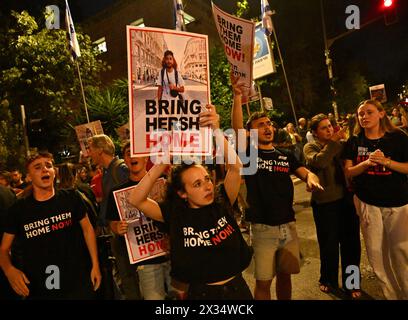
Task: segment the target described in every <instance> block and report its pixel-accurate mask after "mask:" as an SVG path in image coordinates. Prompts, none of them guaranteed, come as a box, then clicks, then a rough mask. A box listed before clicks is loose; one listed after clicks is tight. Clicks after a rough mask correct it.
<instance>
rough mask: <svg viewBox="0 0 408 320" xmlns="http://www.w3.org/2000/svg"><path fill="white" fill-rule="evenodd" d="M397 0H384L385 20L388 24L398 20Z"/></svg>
mask: <svg viewBox="0 0 408 320" xmlns="http://www.w3.org/2000/svg"><path fill="white" fill-rule="evenodd" d="M396 2H397V1H396V0H384V3H383V11H384V22H385V25H386V26H389V25H390V24H393V23H396V22H397V21H398V15H397V5H396Z"/></svg>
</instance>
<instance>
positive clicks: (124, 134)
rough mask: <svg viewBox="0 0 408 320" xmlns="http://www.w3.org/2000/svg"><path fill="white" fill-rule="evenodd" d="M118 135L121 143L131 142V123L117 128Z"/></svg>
mask: <svg viewBox="0 0 408 320" xmlns="http://www.w3.org/2000/svg"><path fill="white" fill-rule="evenodd" d="M116 133H117V134H118V137H119V139H120V141H126V140H129V139H130V131H129V122H128V123H126V124H124V125H123V126H120V127H119V128H117V129H116Z"/></svg>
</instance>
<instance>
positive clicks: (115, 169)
mask: <svg viewBox="0 0 408 320" xmlns="http://www.w3.org/2000/svg"><path fill="white" fill-rule="evenodd" d="M122 163H125V160H123V159H115V160H114V162H113V166H112V178H113V183H114V184H115V185H118V184H119V183H120V182H121V181H120V180H119V177H118V168H119V167H120V166H121V165H122Z"/></svg>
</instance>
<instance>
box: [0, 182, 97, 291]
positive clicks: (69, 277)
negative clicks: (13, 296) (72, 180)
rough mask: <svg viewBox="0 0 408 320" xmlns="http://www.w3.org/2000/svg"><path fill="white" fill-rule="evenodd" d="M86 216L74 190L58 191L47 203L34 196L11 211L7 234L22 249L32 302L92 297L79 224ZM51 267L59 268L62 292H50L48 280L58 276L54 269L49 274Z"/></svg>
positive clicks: (84, 209)
mask: <svg viewBox="0 0 408 320" xmlns="http://www.w3.org/2000/svg"><path fill="white" fill-rule="evenodd" d="M85 216H86V207H85V204H84V203H83V200H82V198H81V196H80V195H79V194H78V192H77V191H75V190H72V189H63V190H58V191H56V193H55V195H54V196H53V197H52V198H50V199H48V200H46V201H37V200H35V199H34V197H33V195H31V196H29V197H27V198H24V199H19V200H18V201H17V202H16V203H15V204H14V205H13V206H12V207H11V208H10V210H9V212H8V216H7V224H6V229H5V232H7V233H10V234H14V235H15V236H16V237H15V240H16V241H18V243H19V245H20V247H21V250H22V251H21V253H22V263H23V265H22V268H21V269H22V271H23V272H24V274H25V275H26V276H27V278H28V280H29V281H30V284H28V288H29V290H30V296H29V298H40V299H64V298H70V299H75V298H76V297H83V296H88V293H89V294H91V293H92V283H91V277H90V275H91V267H92V266H91V259H90V255H89V251H88V249H87V247H86V243H85V239H84V236H83V232H82V228H81V226H80V224H79V222H80V221H81V220H82V219H83V218H84V217H85ZM49 266H56V267H58V270H59V289H53V288H52V286H51V289H50V287H49V288H47V285H46V282H47V278H49V277H50V276H52V275H55V276H57V275H56V274H55V272H57V271H55V270H56V269H55V268H54V267H51V269H48V271H47V268H48V267H49ZM51 270H52V271H51ZM53 279H54V278H53ZM49 281H50V280H49ZM52 282H53V283H54V284H56V283H55V282H54V280H53V281H52ZM84 292H86V293H85V295H82V293H84Z"/></svg>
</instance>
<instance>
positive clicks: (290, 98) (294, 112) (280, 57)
mask: <svg viewBox="0 0 408 320" xmlns="http://www.w3.org/2000/svg"><path fill="white" fill-rule="evenodd" d="M271 23H272V32H273V37H274V39H275V42H276V48H277V49H278V54H279V59H280V61H281V64H282V71H283V76H284V78H285V82H286V88H287V90H288V95H289V101H290V106H291V107H292V112H293V117H294V118H295V123H298V122H297V117H296V111H295V106H294V104H293V99H292V93H291V90H290V86H289V81H288V77H287V75H286V70H285V64H284V63H283V58H282V53H281V51H280V47H279V42H278V36H277V35H276V30H275V27H274V25H273V22H272V17H271Z"/></svg>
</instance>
